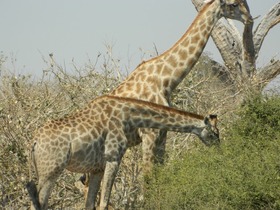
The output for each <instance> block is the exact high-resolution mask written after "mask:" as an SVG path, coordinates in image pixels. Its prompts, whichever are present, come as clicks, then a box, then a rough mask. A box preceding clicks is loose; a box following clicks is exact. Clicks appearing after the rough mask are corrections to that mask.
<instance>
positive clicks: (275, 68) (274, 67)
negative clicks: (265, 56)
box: [257, 60, 280, 83]
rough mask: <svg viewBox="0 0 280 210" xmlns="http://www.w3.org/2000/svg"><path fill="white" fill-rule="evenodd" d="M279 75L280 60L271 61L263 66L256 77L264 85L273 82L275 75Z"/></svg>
mask: <svg viewBox="0 0 280 210" xmlns="http://www.w3.org/2000/svg"><path fill="white" fill-rule="evenodd" d="M279 74H280V60H271V61H270V64H268V65H267V66H265V67H264V68H263V69H261V71H259V72H258V74H257V77H258V79H259V80H260V81H263V82H265V83H268V82H270V81H271V80H273V79H274V78H275V77H277V75H279Z"/></svg>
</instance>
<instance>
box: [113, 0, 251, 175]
mask: <svg viewBox="0 0 280 210" xmlns="http://www.w3.org/2000/svg"><path fill="white" fill-rule="evenodd" d="M221 17H226V18H231V19H236V20H239V21H241V22H243V23H244V24H247V23H251V22H252V17H251V15H250V12H249V8H248V6H247V4H246V2H244V1H243V0H207V1H205V5H204V7H203V8H202V9H201V11H200V12H199V13H198V15H197V17H196V18H195V20H194V21H193V23H192V24H191V26H190V27H189V28H188V30H187V31H186V32H185V34H184V35H183V36H182V37H181V38H180V39H179V40H178V41H177V42H176V43H175V44H174V45H173V46H172V47H171V48H170V49H169V50H167V51H166V52H164V53H163V54H161V55H159V56H157V57H155V58H152V59H151V60H148V61H146V62H142V63H141V64H140V65H139V66H138V67H137V68H136V69H135V70H134V71H133V72H132V73H131V74H130V75H129V76H128V78H127V79H126V80H124V81H123V82H122V83H121V84H120V85H119V86H118V87H117V88H116V89H115V90H113V91H112V92H111V94H112V95H117V96H121V97H130V98H136V99H141V100H145V101H150V102H154V103H158V104H162V105H166V106H169V105H171V101H170V97H171V93H172V91H173V90H174V89H175V88H176V87H177V86H178V84H179V83H180V82H181V81H182V80H183V79H184V78H185V76H186V75H187V74H188V73H189V72H190V71H191V69H192V68H193V66H194V65H195V63H196V62H197V60H198V59H199V57H200V55H201V53H202V51H203V49H204V47H205V45H206V43H207V41H208V39H209V37H210V35H211V31H212V29H213V28H214V26H215V24H216V22H217V21H218V20H219V19H220V18H221ZM136 132H139V130H138V131H136ZM140 133H142V134H141V137H142V140H143V161H144V171H146V172H149V171H150V169H151V166H152V162H154V161H156V162H159V163H162V162H163V155H164V151H165V141H166V131H164V130H160V131H155V130H150V131H146V130H145V132H141V131H140ZM135 135H136V134H135ZM135 135H132V137H133V136H135ZM155 153H156V155H157V156H158V157H157V158H156V159H155V157H154V154H155Z"/></svg>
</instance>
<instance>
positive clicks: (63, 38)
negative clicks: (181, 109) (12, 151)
mask: <svg viewBox="0 0 280 210" xmlns="http://www.w3.org/2000/svg"><path fill="white" fill-rule="evenodd" d="M277 2H279V1H276V0H265V1H264V0H248V4H249V6H250V9H251V14H252V16H253V17H255V16H258V15H261V16H263V15H264V14H265V13H267V11H268V10H269V9H270V8H271V7H272V6H273V5H275V4H276V3H277ZM196 14H197V12H196V10H195V8H194V6H193V4H192V3H191V1H190V0H161V1H160V0H141V1H133V0H119V1H116V0H99V1H96V0H82V1H77V0H48V1H38V0H24V1H23V0H18V1H16V0H1V7H0V25H1V34H0V52H1V53H2V54H4V55H5V56H7V57H8V61H7V63H6V67H7V68H9V69H10V70H12V71H15V72H16V73H26V72H29V73H32V74H34V75H40V74H41V72H42V71H43V69H45V68H46V65H45V63H44V62H43V60H42V56H44V57H45V58H48V54H49V53H53V54H54V57H55V59H56V61H57V62H58V63H59V64H60V65H63V66H64V65H65V66H66V67H67V68H71V62H72V59H74V61H75V63H76V65H78V66H83V65H85V64H86V62H87V60H88V59H91V60H92V61H94V60H95V59H96V56H97V55H98V53H99V52H101V53H104V52H105V51H106V49H105V43H108V44H111V45H113V55H114V56H115V57H116V58H118V59H121V65H122V68H128V71H129V72H131V71H132V70H133V69H134V68H135V67H136V66H137V64H139V63H140V62H141V57H142V54H143V52H148V51H153V52H154V44H155V45H156V47H157V50H158V51H159V53H162V52H164V51H165V50H167V49H168V48H170V47H171V46H172V45H173V44H174V43H175V42H176V41H177V40H178V39H179V38H180V37H181V35H183V33H184V32H185V31H186V29H187V28H188V27H189V25H190V24H191V22H192V21H193V20H194V18H195V16H196ZM260 19H261V18H259V19H258V20H257V21H256V23H255V27H256V26H257V24H258V22H259V20H260ZM279 37H280V24H279V25H276V27H274V28H273V29H272V30H271V31H270V32H269V34H268V35H267V37H266V39H265V41H264V44H263V47H262V50H261V52H260V57H259V59H258V61H257V62H258V63H257V65H258V66H262V65H264V64H265V63H267V62H268V61H269V60H270V59H271V58H272V57H276V58H277V59H279V58H280V55H279V51H280V41H279ZM140 48H141V49H142V50H143V52H141V51H140V50H139V49H140ZM205 52H208V53H209V54H210V55H212V57H213V58H214V59H215V60H218V61H219V62H222V59H221V58H220V55H219V52H218V51H217V49H216V47H215V45H214V44H213V43H212V41H211V40H210V41H209V42H208V44H207V46H206V49H205ZM12 60H16V62H15V63H14V62H12ZM100 65H101V64H100Z"/></svg>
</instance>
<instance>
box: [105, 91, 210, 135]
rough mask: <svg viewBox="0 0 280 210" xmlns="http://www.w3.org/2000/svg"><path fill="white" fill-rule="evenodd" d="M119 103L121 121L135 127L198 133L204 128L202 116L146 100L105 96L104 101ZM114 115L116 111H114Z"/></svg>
mask: <svg viewBox="0 0 280 210" xmlns="http://www.w3.org/2000/svg"><path fill="white" fill-rule="evenodd" d="M109 100H113V101H114V103H116V101H117V102H118V103H120V104H119V107H121V109H118V112H120V113H122V114H123V116H124V119H123V121H125V122H127V123H128V125H130V126H133V127H136V128H155V129H165V130H169V131H178V132H184V133H194V134H196V135H198V136H199V135H200V133H201V131H202V130H203V129H204V128H205V123H204V119H205V118H204V117H203V116H201V115H198V114H194V113H190V112H185V111H182V110H178V109H174V108H171V107H167V106H162V105H159V104H155V103H150V102H147V101H140V100H136V99H132V98H123V97H117V96H106V101H107V102H108V101H109ZM114 115H116V113H114Z"/></svg>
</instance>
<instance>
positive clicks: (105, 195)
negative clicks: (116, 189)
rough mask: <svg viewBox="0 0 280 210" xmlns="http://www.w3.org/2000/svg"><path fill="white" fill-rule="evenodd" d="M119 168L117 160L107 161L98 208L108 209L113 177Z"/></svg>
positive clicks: (101, 209)
mask: <svg viewBox="0 0 280 210" xmlns="http://www.w3.org/2000/svg"><path fill="white" fill-rule="evenodd" d="M118 169H119V161H107V162H106V167H105V173H104V179H103V182H102V190H101V197H100V210H105V209H108V204H109V199H110V195H111V191H112V187H113V183H114V180H115V177H116V175H117V172H118Z"/></svg>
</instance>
